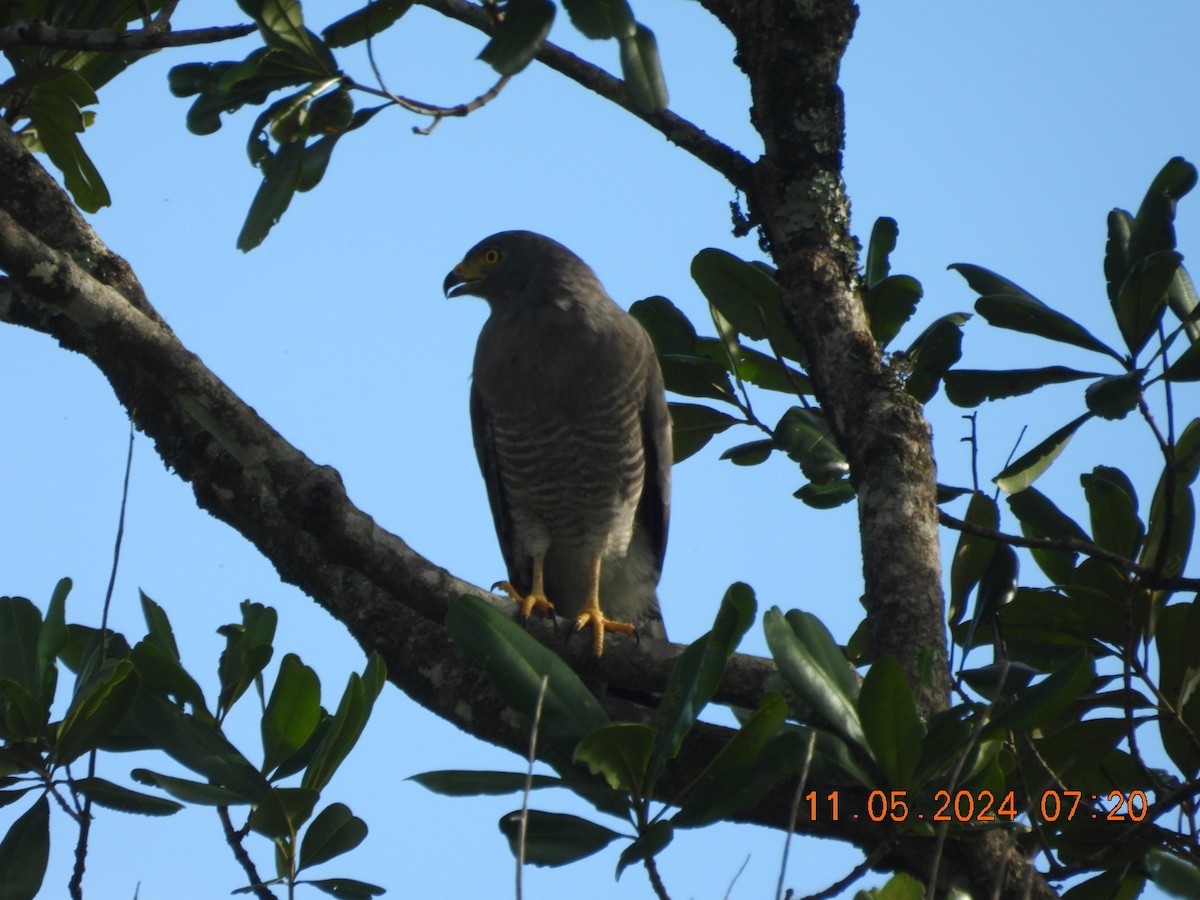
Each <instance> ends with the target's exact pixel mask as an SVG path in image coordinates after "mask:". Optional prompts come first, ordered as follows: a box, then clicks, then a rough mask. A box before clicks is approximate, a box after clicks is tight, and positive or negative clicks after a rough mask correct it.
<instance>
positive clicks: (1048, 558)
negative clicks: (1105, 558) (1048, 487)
mask: <svg viewBox="0 0 1200 900" xmlns="http://www.w3.org/2000/svg"><path fill="white" fill-rule="evenodd" d="M1005 499H1006V500H1007V502H1008V508H1009V509H1010V510H1012V513H1013V515H1014V516H1016V517H1017V521H1019V522H1020V523H1021V533H1022V534H1024V535H1025V536H1026V537H1030V538H1051V539H1055V540H1060V539H1064V538H1071V539H1073V540H1077V541H1083V542H1086V543H1091V538H1090V537H1089V536H1088V534H1087V532H1085V531H1084V530H1083V529H1082V528H1081V527H1080V526H1079V523H1077V522H1076V521H1075V520H1074V519H1072V518H1071V517H1070V516H1068V515H1066V514H1065V513H1063V512H1062V511H1061V510H1060V509H1059V508H1058V507H1057V506H1055V505H1054V503H1053V502H1052V501H1051V500H1050V498H1049V497H1047V496H1046V495H1045V494H1043V493H1042V492H1041V491H1039V490H1038V489H1037V488H1033V487H1028V488H1025V490H1023V491H1018V492H1017V493H1015V494H1009V495H1008V496H1007V497H1006V498H1005ZM1030 553H1031V554H1032V555H1033V558H1034V561H1035V562H1036V563H1037V564H1038V566H1039V567H1040V568H1041V570H1042V571H1043V572H1045V573H1046V575H1047V576H1048V577H1049V578H1051V579H1052V580H1053V581H1054V583H1055V584H1062V583H1063V582H1064V581H1066V580H1068V579H1069V578H1070V574H1071V572H1072V570H1073V569H1074V568H1075V560H1076V559H1077V558H1078V556H1079V554H1078V553H1076V552H1073V551H1071V552H1068V551H1065V550H1031V551H1030Z"/></svg>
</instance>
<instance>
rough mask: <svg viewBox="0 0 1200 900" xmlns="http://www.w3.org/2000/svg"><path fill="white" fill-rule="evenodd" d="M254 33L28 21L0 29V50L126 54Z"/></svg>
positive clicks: (245, 28) (238, 28)
mask: <svg viewBox="0 0 1200 900" xmlns="http://www.w3.org/2000/svg"><path fill="white" fill-rule="evenodd" d="M172 5H174V4H172ZM254 29H255V26H254V25H220V26H216V27H213V28H193V29H188V30H184V31H166V30H164V29H163V27H162V26H158V25H150V26H148V27H146V28H142V29H138V30H136V31H117V30H115V29H112V28H95V29H93V28H58V27H56V26H54V25H47V24H46V23H45V22H42V21H40V20H38V19H28V20H26V21H24V22H16V23H14V24H12V25H5V26H4V27H2V28H0V50H4V49H8V48H9V47H49V48H51V49H54V50H86V51H92V52H111V53H126V52H129V51H134V50H159V49H161V48H163V47H189V46H192V45H194V44H215V43H218V42H219V41H230V40H233V39H235V38H240V37H245V36H246V35H248V34H253V33H254Z"/></svg>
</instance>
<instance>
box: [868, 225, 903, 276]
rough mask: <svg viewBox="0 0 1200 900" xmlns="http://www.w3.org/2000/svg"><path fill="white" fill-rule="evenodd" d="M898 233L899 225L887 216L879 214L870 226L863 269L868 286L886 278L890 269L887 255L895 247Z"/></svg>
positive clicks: (889, 254)
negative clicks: (869, 236)
mask: <svg viewBox="0 0 1200 900" xmlns="http://www.w3.org/2000/svg"><path fill="white" fill-rule="evenodd" d="M899 235H900V226H899V225H897V224H896V220H895V219H892V218H889V217H888V216H880V217H879V218H878V219H876V220H875V224H874V225H873V226H871V239H870V240H869V241H868V242H867V264H866V267H865V269H864V270H863V281H864V282H865V283H866V284H867V286H868V287H871V286H874V285H876V284H878V283H879V282H881V281H883V279H885V278H887V276H888V273H889V272H890V271H891V262H890V260H889V259H888V257H890V256H891V254H892V251H893V250H895V249H896V238H897V237H899Z"/></svg>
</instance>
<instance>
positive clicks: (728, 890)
mask: <svg viewBox="0 0 1200 900" xmlns="http://www.w3.org/2000/svg"><path fill="white" fill-rule="evenodd" d="M748 865H750V857H749V856H747V857H746V858H745V859H743V860H742V864H741V865H740V866H738V870H737V871H736V872H734V873H733V878H732V879H731V880H730V882H729V887H727V888H726V889H725V897H724V900H730V898H731V897H732V896H733V886H734V885H735V884H737V883H738V879H739V878H741V877H742V873H743V872H745V871H746V866H748Z"/></svg>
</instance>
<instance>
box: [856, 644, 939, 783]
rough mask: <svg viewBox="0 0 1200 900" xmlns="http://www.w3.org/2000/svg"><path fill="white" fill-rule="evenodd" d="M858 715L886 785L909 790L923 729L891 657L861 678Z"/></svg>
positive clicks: (901, 672)
mask: <svg viewBox="0 0 1200 900" xmlns="http://www.w3.org/2000/svg"><path fill="white" fill-rule="evenodd" d="M858 716H859V719H861V721H862V730H863V734H864V735H866V738H867V743H868V744H869V745H870V747H871V753H872V754H873V755H874V757H875V761H876V762H878V763H879V766H880V768H881V769H883V774H884V775H885V776H886V778H887V783H888V785H889V786H891V787H893V788H908V787H910V786H911V782H912V779H913V775H914V774H915V773H916V771H917V765H918V763H920V761H921V742H922V741H923V740H924V739H925V726H924V725H922V724H921V719H920V717H919V716H918V715H917V705H916V703H915V702H914V701H913V696H912V690H911V689H910V688H909V686H908V682H907V681H906V680H905V678H904V670H903V669H901V668H900V663H898V662H897V661H896V658H895V657H894V656H892V655H891V654H886V655H884V656H882V657H880V658H879V659H877V660H875V662H873V663H872V664H871V668H870V669H869V670H868V671H867V675H866V677H865V678H863V683H862V689H861V691H859V695H858Z"/></svg>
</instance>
